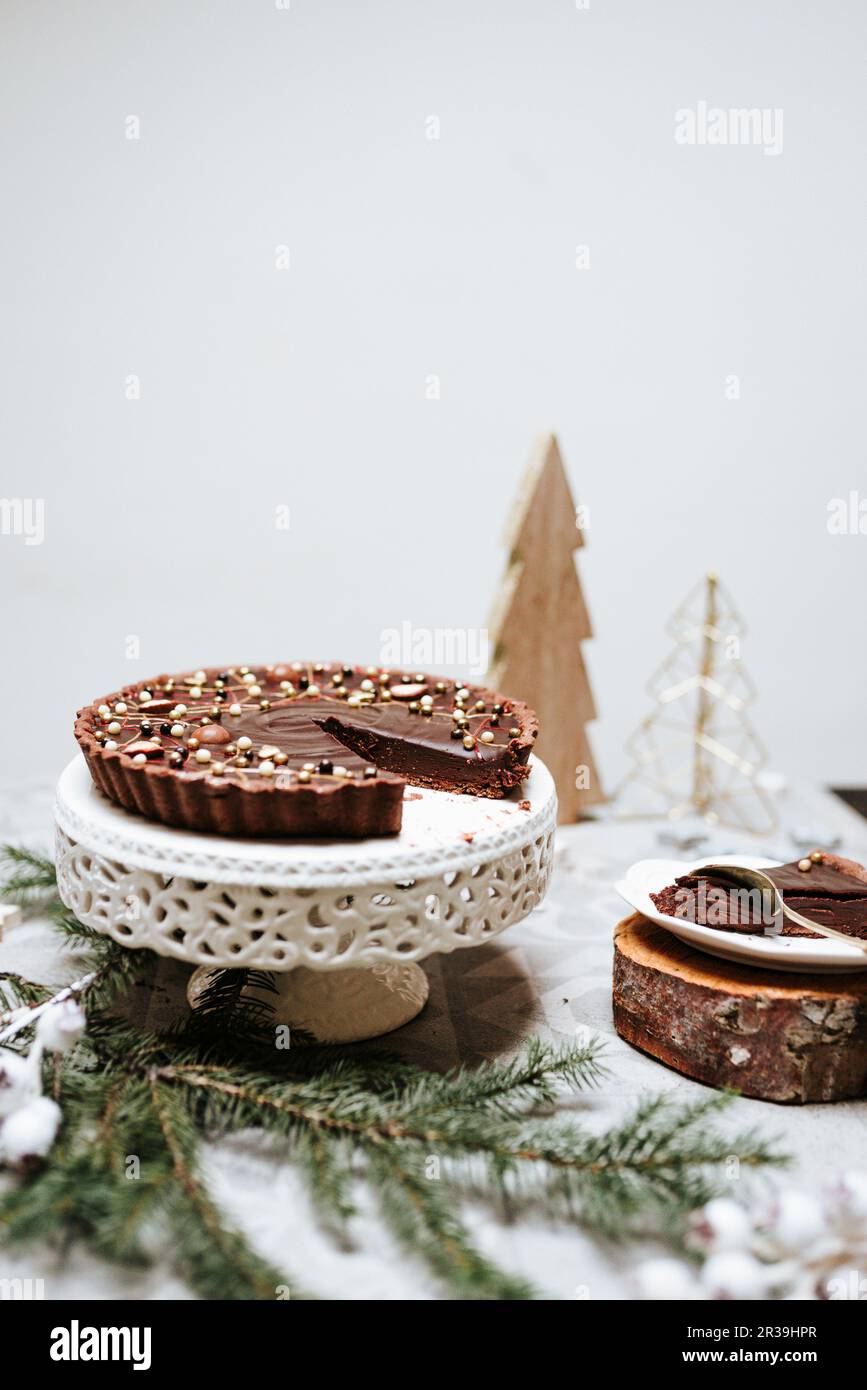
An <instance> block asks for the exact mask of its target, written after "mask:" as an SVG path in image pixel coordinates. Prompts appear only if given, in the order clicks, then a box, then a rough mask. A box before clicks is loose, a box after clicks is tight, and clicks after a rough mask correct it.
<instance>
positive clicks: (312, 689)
mask: <svg viewBox="0 0 867 1390" xmlns="http://www.w3.org/2000/svg"><path fill="white" fill-rule="evenodd" d="M307 694H308V695H318V694H319V686H318V685H308V687H307Z"/></svg>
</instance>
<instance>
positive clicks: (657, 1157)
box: [0, 850, 781, 1299]
mask: <svg viewBox="0 0 867 1390" xmlns="http://www.w3.org/2000/svg"><path fill="white" fill-rule="evenodd" d="M5 861H6V865H7V870H8V873H9V878H8V880H7V882H8V883H9V884H10V885H11V889H12V892H13V893H14V894H18V895H21V894H24V895H25V896H26V895H27V894H30V899H29V900H30V901H34V900H36V901H38V902H39V903H40V905H41V906H42V907H43V908H44V910H47V911H48V913H49V915H50V916H51V917H52V919H53V921H54V923H55V926H56V927H57V929H58V930H59V931H60V932H61V934H62V936H63V939H64V941H65V943H66V944H67V945H69V946H71V947H72V948H73V949H74V950H75V952H76V959H77V960H78V959H83V960H84V968H85V969H86V970H87V971H88V972H89V979H88V983H87V984H86V986H85V987H84V989H83V990H82V992H81V999H82V1003H83V1006H84V1007H85V1010H86V1012H87V1016H88V1026H87V1031H86V1033H85V1035H84V1037H83V1038H82V1039H81V1041H80V1042H79V1044H78V1045H77V1046H76V1048H75V1049H74V1050H73V1051H72V1052H70V1053H67V1054H64V1055H63V1056H62V1057H61V1058H58V1059H53V1061H52V1062H46V1064H45V1065H46V1068H48V1067H52V1071H51V1075H50V1076H49V1075H48V1074H47V1073H46V1077H45V1083H46V1089H48V1087H49V1086H50V1087H51V1093H52V1094H54V1095H55V1096H56V1098H57V1099H58V1101H59V1102H60V1104H61V1107H62V1109H63V1116H64V1118H63V1124H62V1126H61V1131H60V1134H59V1137H58V1139H57V1142H56V1143H55V1145H54V1147H53V1149H52V1150H51V1153H50V1154H49V1156H48V1159H47V1161H46V1162H45V1163H44V1165H43V1166H42V1167H41V1168H38V1169H31V1170H30V1171H28V1173H26V1174H25V1175H23V1176H22V1177H21V1179H20V1181H19V1182H18V1183H17V1184H16V1185H14V1186H12V1187H11V1188H9V1189H8V1190H7V1191H6V1192H5V1193H4V1195H3V1196H2V1197H0V1241H2V1242H5V1243H8V1244H13V1243H14V1244H22V1243H28V1242H30V1241H34V1240H45V1239H47V1240H50V1241H52V1242H54V1243H56V1244H61V1245H66V1244H68V1243H69V1242H71V1241H76V1240H78V1241H82V1242H84V1243H85V1244H86V1245H88V1246H89V1247H90V1248H91V1249H92V1250H93V1251H94V1252H95V1253H97V1254H99V1255H100V1256H102V1257H103V1258H105V1259H108V1260H112V1261H116V1262H119V1263H121V1264H124V1265H144V1264H147V1263H149V1262H150V1261H151V1260H152V1259H153V1258H155V1256H156V1255H157V1254H158V1253H162V1252H165V1251H166V1250H168V1251H169V1252H170V1255H171V1259H172V1263H173V1266H174V1268H175V1270H176V1271H177V1272H178V1273H179V1274H180V1275H181V1276H182V1277H183V1278H185V1279H186V1280H187V1281H188V1282H189V1284H190V1286H191V1288H192V1289H193V1290H194V1291H195V1292H196V1293H198V1294H199V1295H200V1296H202V1297H205V1298H217V1299H237V1298H248V1299H268V1298H278V1297H279V1298H285V1297H289V1298H299V1297H301V1298H304V1297H307V1296H309V1295H307V1294H306V1293H305V1292H304V1290H302V1289H301V1288H300V1287H299V1286H298V1285H296V1284H295V1283H294V1281H293V1280H291V1279H290V1278H288V1277H287V1276H286V1275H285V1273H283V1272H282V1271H280V1270H278V1269H276V1268H274V1267H273V1266H272V1265H271V1264H270V1263H269V1262H268V1261H267V1260H265V1259H263V1258H262V1257H261V1256H259V1255H258V1254H257V1253H256V1252H255V1251H254V1250H253V1249H252V1248H251V1246H250V1245H249V1243H248V1242H247V1241H246V1239H245V1238H244V1237H243V1236H242V1235H241V1234H240V1232H238V1231H237V1230H236V1229H235V1228H234V1227H233V1226H232V1225H231V1223H230V1222H228V1221H227V1220H226V1219H225V1217H224V1216H223V1214H222V1213H221V1212H220V1210H219V1207H218V1205H217V1203H216V1202H215V1200H214V1198H213V1197H212V1195H211V1193H210V1191H209V1189H208V1186H207V1183H206V1180H205V1178H204V1175H203V1172H202V1164H201V1143H202V1140H203V1138H209V1139H214V1138H218V1137H219V1136H220V1135H226V1134H230V1133H233V1132H237V1131H240V1130H244V1129H250V1128H254V1129H259V1130H262V1131H265V1132H267V1133H269V1134H270V1135H271V1136H273V1139H274V1141H275V1143H277V1144H279V1145H282V1147H283V1152H284V1153H285V1155H286V1159H287V1161H289V1162H292V1163H295V1164H296V1165H297V1168H298V1171H299V1172H300V1173H301V1174H302V1175H303V1178H304V1180H305V1182H306V1185H307V1188H308V1190H309V1192H310V1195H311V1198H312V1200H313V1202H314V1204H315V1206H316V1209H317V1211H318V1212H319V1214H320V1216H321V1218H322V1220H323V1223H324V1225H325V1226H326V1227H327V1228H329V1229H330V1230H331V1231H332V1233H333V1234H335V1235H336V1236H337V1237H338V1238H339V1239H341V1240H342V1241H344V1242H349V1241H351V1237H352V1223H353V1217H354V1215H355V1211H356V1196H357V1193H358V1190H359V1184H364V1185H366V1186H367V1188H368V1189H369V1190H370V1191H371V1192H373V1193H374V1194H375V1195H376V1198H377V1200H378V1204H379V1209H380V1211H381V1214H382V1218H383V1221H384V1223H385V1224H386V1225H387V1226H388V1228H389V1229H390V1230H391V1231H392V1233H393V1234H394V1236H395V1237H396V1239H397V1240H398V1241H399V1242H400V1243H401V1244H402V1245H403V1246H404V1247H405V1248H406V1250H407V1251H408V1252H410V1253H411V1254H412V1255H413V1256H415V1257H418V1258H420V1259H422V1260H423V1261H424V1262H425V1263H426V1264H427V1266H428V1268H429V1270H430V1271H431V1273H432V1274H433V1276H434V1277H435V1278H436V1280H437V1281H438V1282H439V1283H440V1284H441V1285H442V1287H443V1288H444V1289H445V1290H446V1291H447V1292H448V1293H449V1294H450V1295H451V1296H452V1297H456V1298H466V1299H481V1298H493V1299H526V1298H531V1297H533V1296H535V1294H536V1292H537V1291H536V1290H534V1289H533V1288H531V1287H530V1285H529V1284H527V1282H526V1281H524V1280H523V1279H521V1278H520V1277H517V1276H515V1275H513V1274H511V1273H509V1272H507V1271H504V1270H501V1269H499V1268H498V1267H497V1266H496V1265H495V1264H494V1263H493V1262H492V1261H491V1260H489V1259H488V1258H487V1257H485V1256H484V1255H483V1254H482V1253H481V1252H480V1251H479V1250H478V1249H477V1248H476V1246H475V1245H474V1243H473V1241H472V1239H471V1238H470V1235H469V1233H468V1230H467V1227H466V1224H465V1222H464V1220H463V1218H462V1203H463V1201H464V1199H465V1198H466V1197H467V1196H469V1195H472V1196H473V1197H474V1198H475V1199H476V1200H482V1201H484V1202H486V1203H488V1204H489V1205H490V1206H491V1207H492V1208H495V1209H497V1210H498V1211H500V1212H502V1211H503V1210H505V1211H506V1212H507V1213H508V1214H509V1215H510V1216H511V1217H512V1218H514V1217H516V1216H517V1215H520V1213H521V1212H522V1211H528V1210H530V1209H531V1208H533V1207H536V1208H538V1209H541V1210H543V1211H544V1212H545V1213H546V1214H547V1215H548V1216H549V1217H550V1218H553V1219H556V1220H561V1221H572V1222H577V1223H578V1224H580V1225H581V1226H583V1227H584V1228H586V1229H591V1230H596V1231H598V1232H600V1233H602V1234H604V1235H605V1236H620V1237H624V1236H626V1235H628V1234H630V1233H632V1232H635V1231H647V1230H654V1231H662V1232H664V1231H665V1230H667V1229H668V1228H669V1227H670V1226H671V1224H672V1223H673V1222H674V1221H676V1219H677V1218H678V1217H680V1216H682V1214H683V1213H684V1211H686V1210H688V1209H690V1208H691V1207H693V1206H694V1205H696V1204H697V1203H699V1202H701V1201H703V1200H706V1198H707V1197H708V1196H710V1195H711V1194H712V1192H714V1191H716V1190H718V1189H719V1187H720V1185H721V1183H720V1169H721V1164H722V1161H723V1160H731V1159H732V1158H733V1157H737V1158H738V1159H739V1160H740V1162H741V1164H743V1165H746V1166H748V1167H755V1168H759V1167H762V1166H764V1165H767V1164H771V1163H777V1162H780V1161H781V1159H780V1155H779V1154H778V1153H777V1151H776V1149H775V1147H774V1145H773V1144H769V1143H768V1142H767V1141H765V1140H763V1139H762V1138H761V1137H760V1136H757V1135H756V1134H755V1133H753V1132H752V1131H747V1132H742V1133H740V1134H734V1135H731V1134H730V1135H726V1134H725V1133H723V1132H720V1131H719V1130H718V1129H717V1127H716V1125H715V1119H716V1115H717V1113H718V1111H719V1110H720V1108H721V1107H723V1106H724V1105H725V1104H726V1097H719V1096H713V1097H712V1098H711V1099H710V1100H702V1101H700V1102H698V1103H693V1104H690V1105H675V1104H673V1103H671V1102H670V1101H668V1100H666V1099H665V1098H662V1099H660V1098H656V1099H653V1100H651V1101H647V1102H645V1103H643V1104H641V1105H640V1106H638V1107H637V1108H636V1109H635V1111H634V1112H633V1113H632V1114H631V1115H629V1116H628V1117H627V1118H626V1119H625V1120H623V1121H622V1122H621V1123H620V1124H618V1125H615V1126H614V1127H613V1128H612V1129H610V1130H608V1131H606V1132H605V1133H602V1134H594V1133H592V1132H590V1131H588V1130H587V1129H585V1128H584V1126H583V1125H582V1124H581V1123H580V1122H579V1121H578V1120H577V1119H576V1118H575V1117H574V1116H570V1115H564V1114H563V1113H562V1107H561V1104H560V1103H561V1102H562V1101H563V1100H564V1099H566V1098H567V1097H569V1096H570V1095H572V1094H574V1093H575V1092H576V1091H580V1090H582V1089H585V1088H586V1087H589V1086H593V1085H598V1084H599V1083H600V1082H601V1081H602V1080H603V1079H604V1078H605V1076H606V1068H605V1066H604V1062H603V1059H602V1056H601V1050H600V1048H599V1046H598V1045H597V1044H596V1043H590V1044H587V1045H578V1044H573V1045H571V1046H566V1047H562V1048H555V1047H552V1046H551V1045H550V1044H547V1043H543V1042H541V1041H539V1040H537V1039H532V1040H530V1041H529V1042H528V1043H526V1045H525V1046H524V1048H523V1050H522V1052H521V1054H520V1055H519V1056H518V1057H516V1058H512V1059H509V1060H506V1061H502V1062H501V1061H495V1062H486V1063H484V1064H483V1065H481V1066H479V1067H475V1068H460V1069H458V1070H456V1071H454V1072H451V1073H449V1074H448V1075H446V1076H442V1075H439V1074H437V1073H431V1072H425V1071H423V1070H421V1069H420V1068H418V1067H416V1066H413V1065H411V1064H409V1063H407V1062H406V1061H403V1060H401V1059H400V1058H398V1057H394V1056H390V1055H389V1054H388V1053H386V1052H382V1051H380V1052H376V1051H373V1050H370V1049H368V1048H366V1047H363V1048H362V1047H321V1046H312V1045H311V1046H305V1045H303V1044H302V1045H300V1046H298V1045H296V1043H297V1041H298V1040H297V1038H296V1037H295V1035H294V1034H293V1046H292V1048H291V1050H289V1051H279V1050H278V1049H277V1047H276V1046H275V1032H274V1028H273V1024H272V1016H271V1013H270V1010H269V1008H268V1005H267V993H268V979H267V977H264V976H261V975H259V974H256V975H255V984H256V986H257V989H256V993H257V996H259V997H258V998H257V1000H256V1001H254V1002H252V1003H251V1001H250V1000H249V999H248V998H246V997H245V994H244V990H245V986H247V985H248V984H250V983H251V979H250V974H249V972H244V971H237V970H230V971H224V972H221V973H220V974H218V975H217V976H216V977H215V979H214V980H213V981H212V983H211V985H210V986H209V988H208V990H207V991H206V992H205V996H204V997H203V999H202V1001H201V1002H202V1004H203V1008H202V1009H201V1010H200V1011H197V1013H196V1014H194V1015H193V1016H192V1017H191V1019H190V1021H189V1022H188V1023H187V1024H186V1025H185V1026H184V1027H183V1028H181V1029H179V1030H176V1031H175V1032H173V1033H169V1034H161V1035H160V1034H156V1033H147V1032H141V1031H137V1030H136V1029H134V1028H132V1027H131V1026H130V1025H129V1024H128V1023H127V1022H125V1020H124V1018H123V1016H122V1012H121V1011H120V1009H119V1008H118V1005H119V1003H121V1002H122V1000H123V997H124V995H125V994H126V993H127V992H128V991H129V989H130V987H131V986H132V984H133V983H134V982H135V981H136V980H142V979H144V978H146V976H147V974H148V972H149V971H150V970H151V969H152V966H153V960H154V958H153V956H152V955H151V953H150V952H147V951H129V950H126V949H125V948H122V947H120V946H118V945H116V944H115V943H114V942H112V941H110V940H108V939H107V938H105V937H103V936H100V935H99V934H98V933H96V932H94V931H92V930H91V929H90V928H88V927H85V926H83V925H82V924H81V923H79V922H77V921H76V920H75V919H74V918H72V917H71V916H70V914H69V913H68V912H66V911H65V910H63V909H62V908H61V907H60V905H59V903H58V901H57V899H56V897H55V896H54V894H53V891H52V888H51V884H49V882H48V876H49V869H50V868H51V866H50V865H48V862H47V861H45V860H41V859H39V857H38V856H31V855H28V853H27V852H26V851H21V850H14V851H7V852H6V856H5ZM51 874H52V883H53V869H52V870H51ZM0 984H2V988H3V991H4V993H5V995H6V998H7V1002H8V1003H9V1004H10V1005H15V1004H19V1005H20V1004H25V1005H28V1006H31V1005H32V1004H34V1003H36V1002H39V1001H40V1000H41V999H43V998H44V997H45V991H44V990H43V988H42V987H41V986H38V985H34V984H32V983H31V982H29V981H26V980H23V979H21V978H20V977H15V976H12V975H7V976H4V977H2V978H0ZM263 995H265V996H266V1002H265V1003H264V1004H263V1000H262V996H263ZM3 1021H4V1019H3V1016H2V1015H0V1026H2V1023H3ZM22 1036H23V1035H19V1038H18V1039H16V1046H17V1045H19V1044H20V1042H21V1041H22Z"/></svg>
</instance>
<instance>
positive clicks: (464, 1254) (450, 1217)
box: [368, 1144, 536, 1299]
mask: <svg viewBox="0 0 867 1390" xmlns="http://www.w3.org/2000/svg"><path fill="white" fill-rule="evenodd" d="M417 1163H418V1155H417V1154H407V1153H404V1152H403V1151H402V1149H401V1148H400V1147H399V1146H398V1145H394V1144H387V1145H383V1146H381V1147H380V1148H379V1149H378V1151H377V1152H376V1153H375V1154H374V1155H373V1156H372V1157H371V1158H370V1159H369V1164H368V1173H369V1177H370V1179H371V1181H372V1182H373V1184H374V1187H375V1189H376V1191H377V1194H378V1197H379V1205H380V1210H381V1212H382V1215H383V1217H384V1219H385V1221H386V1223H387V1225H388V1226H389V1227H390V1229H391V1230H392V1231H393V1233H394V1235H395V1236H396V1237H397V1239H398V1240H399V1241H400V1242H401V1243H402V1244H403V1245H404V1246H405V1247H406V1249H407V1250H409V1251H410V1252H411V1253H412V1254H415V1255H419V1254H420V1255H421V1256H422V1257H423V1258H424V1259H425V1260H426V1261H427V1263H428V1265H429V1266H430V1268H431V1270H432V1271H433V1273H434V1274H435V1275H437V1276H438V1277H439V1278H440V1279H441V1280H442V1281H443V1282H444V1283H445V1284H446V1285H447V1286H448V1287H449V1288H450V1290H451V1292H452V1293H453V1294H454V1295H455V1296H456V1297H458V1298H468V1299H531V1298H535V1297H536V1291H535V1290H534V1289H533V1287H532V1285H530V1284H528V1283H527V1282H526V1281H525V1280H523V1279H519V1278H517V1277H515V1276H512V1275H510V1274H505V1273H504V1272H503V1271H502V1270H500V1269H498V1268H497V1266H496V1265H495V1264H493V1263H492V1262H491V1261H490V1260H487V1259H485V1257H484V1256H483V1255H481V1254H480V1253H479V1252H478V1251H477V1250H476V1249H475V1247H474V1245H473V1244H472V1242H471V1241H470V1239H469V1236H468V1234H467V1231H466V1229H465V1227H464V1225H463V1223H462V1222H461V1221H460V1220H459V1219H458V1217H457V1215H456V1214H455V1210H454V1205H453V1203H452V1201H451V1200H450V1194H449V1192H448V1190H447V1189H446V1191H443V1190H442V1187H443V1186H445V1185H444V1184H443V1185H442V1186H441V1184H440V1182H439V1181H437V1180H436V1179H427V1178H424V1177H420V1176H419V1174H418V1172H417V1171H416V1164H417Z"/></svg>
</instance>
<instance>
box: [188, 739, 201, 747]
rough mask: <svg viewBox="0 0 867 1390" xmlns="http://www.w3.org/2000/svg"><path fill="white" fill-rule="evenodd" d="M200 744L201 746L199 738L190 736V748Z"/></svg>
mask: <svg viewBox="0 0 867 1390" xmlns="http://www.w3.org/2000/svg"><path fill="white" fill-rule="evenodd" d="M198 746H199V740H198V739H197V738H188V739H187V747H188V748H198Z"/></svg>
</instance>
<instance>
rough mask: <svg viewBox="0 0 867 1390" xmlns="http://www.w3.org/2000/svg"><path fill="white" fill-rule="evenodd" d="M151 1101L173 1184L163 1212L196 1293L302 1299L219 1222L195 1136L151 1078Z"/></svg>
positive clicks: (215, 1296) (179, 1110)
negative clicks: (200, 1168)
mask: <svg viewBox="0 0 867 1390" xmlns="http://www.w3.org/2000/svg"><path fill="white" fill-rule="evenodd" d="M150 1096H151V1104H152V1106H153V1109H154V1114H155V1115H156V1117H157V1120H158V1123H159V1126H160V1130H161V1132H162V1135H163V1138H164V1140H165V1144H166V1148H167V1150H168V1152H169V1154H170V1156H171V1162H172V1173H173V1184H172V1189H171V1190H170V1192H169V1194H168V1217H169V1222H170V1225H171V1228H172V1232H173V1234H174V1237H175V1240H176V1242H177V1257H178V1260H179V1263H180V1268H181V1270H182V1272H184V1273H185V1274H186V1275H187V1277H188V1278H189V1279H190V1282H191V1283H192V1285H193V1287H194V1288H195V1290H196V1292H197V1293H199V1294H200V1295H201V1296H202V1297H203V1298H211V1299H274V1298H277V1297H278V1293H279V1291H280V1290H285V1291H286V1292H285V1293H284V1294H283V1295H282V1296H283V1297H287V1296H288V1297H291V1298H299V1297H300V1298H306V1297H307V1295H304V1294H301V1293H300V1292H299V1290H298V1289H297V1288H294V1287H293V1286H292V1285H290V1284H289V1283H288V1281H287V1280H286V1278H285V1277H284V1276H282V1275H281V1274H279V1273H278V1271H277V1270H276V1269H274V1268H273V1266H271V1265H269V1264H268V1262H267V1261H266V1260H263V1259H261V1258H260V1257H259V1256H258V1255H256V1254H255V1252H254V1251H253V1250H252V1249H251V1248H250V1246H249V1245H248V1244H247V1242H246V1241H245V1240H244V1238H243V1236H241V1235H240V1234H239V1233H238V1232H237V1231H233V1230H230V1229H229V1228H228V1227H227V1226H225V1225H224V1223H223V1221H222V1220H221V1218H220V1213H219V1211H218V1209H217V1207H216V1205H215V1204H214V1202H213V1200H212V1198H211V1196H210V1194H209V1193H208V1192H207V1190H206V1188H205V1187H204V1185H203V1183H202V1182H201V1180H200V1178H199V1176H198V1174H197V1172H196V1166H197V1150H198V1135H197V1133H196V1131H195V1128H194V1127H193V1126H192V1125H191V1123H190V1119H189V1116H188V1115H186V1114H185V1113H184V1111H183V1108H182V1107H181V1106H179V1105H178V1104H177V1103H176V1102H175V1099H174V1097H172V1096H171V1095H170V1094H168V1093H167V1092H166V1090H165V1088H164V1087H162V1086H161V1085H160V1084H159V1082H158V1081H157V1080H156V1078H152V1079H151V1083H150Z"/></svg>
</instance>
